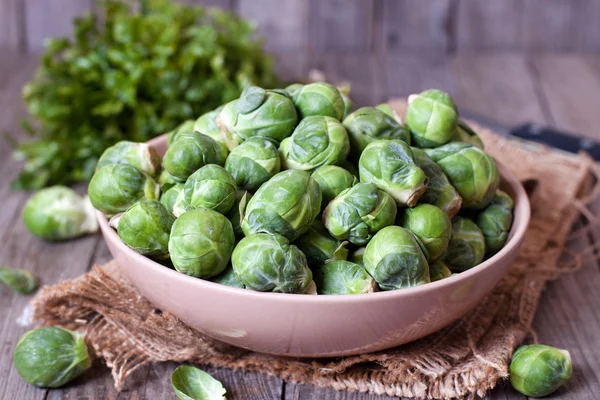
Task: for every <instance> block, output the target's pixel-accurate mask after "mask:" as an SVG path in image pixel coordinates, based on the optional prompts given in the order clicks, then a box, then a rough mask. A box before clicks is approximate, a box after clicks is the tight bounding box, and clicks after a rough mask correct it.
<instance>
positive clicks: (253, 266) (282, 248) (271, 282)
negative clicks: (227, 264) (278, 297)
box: [231, 233, 312, 293]
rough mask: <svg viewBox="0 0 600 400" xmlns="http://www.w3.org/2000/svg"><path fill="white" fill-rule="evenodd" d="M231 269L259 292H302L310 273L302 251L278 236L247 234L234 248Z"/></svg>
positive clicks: (309, 282) (306, 288)
mask: <svg viewBox="0 0 600 400" xmlns="http://www.w3.org/2000/svg"><path fill="white" fill-rule="evenodd" d="M231 263H232V265H233V271H234V272H235V275H236V276H237V277H238V278H239V279H240V281H242V283H243V284H244V285H246V288H248V289H252V290H258V291H260V292H280V293H306V292H307V290H308V289H309V286H310V285H311V282H312V272H311V270H310V269H309V268H308V265H307V263H306V257H305V256H304V254H303V253H302V252H301V251H300V250H299V249H298V248H297V247H296V246H294V245H291V244H290V242H289V240H287V239H286V238H285V237H283V236H281V235H270V234H268V233H257V234H253V235H248V236H246V237H245V238H243V239H242V240H240V242H239V243H238V245H237V246H236V247H235V250H233V255H232V257H231Z"/></svg>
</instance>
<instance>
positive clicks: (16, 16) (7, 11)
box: [0, 0, 25, 51]
mask: <svg viewBox="0 0 600 400" xmlns="http://www.w3.org/2000/svg"><path fill="white" fill-rule="evenodd" d="M24 10H25V9H24V4H23V2H22V1H21V0H0V48H5V49H8V50H18V51H23V50H24V44H25V32H24V29H23V27H24V23H23V21H24V19H25V17H24V14H25V11H24Z"/></svg>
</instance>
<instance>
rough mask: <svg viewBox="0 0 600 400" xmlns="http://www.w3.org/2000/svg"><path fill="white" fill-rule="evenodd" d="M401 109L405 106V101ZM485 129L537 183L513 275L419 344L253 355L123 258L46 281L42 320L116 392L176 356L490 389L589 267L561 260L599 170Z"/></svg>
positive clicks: (322, 382) (299, 374) (344, 386)
mask: <svg viewBox="0 0 600 400" xmlns="http://www.w3.org/2000/svg"><path fill="white" fill-rule="evenodd" d="M396 106H397V108H398V109H400V112H401V113H402V110H401V109H402V107H403V104H402V103H399V104H396ZM476 130H477V131H478V132H479V134H480V135H481V137H482V139H483V141H484V143H485V146H486V151H487V152H489V153H490V154H491V155H493V156H494V157H495V158H496V159H497V160H500V161H501V162H502V163H503V164H504V165H506V166H507V167H508V168H510V169H511V170H512V171H513V172H514V173H515V174H517V176H518V177H519V178H520V179H521V180H523V181H528V183H527V186H529V189H533V188H535V189H534V190H533V191H532V194H531V208H532V220H531V224H530V227H529V231H528V233H527V237H526V239H525V242H524V244H523V247H522V249H521V251H520V254H519V256H518V258H517V260H516V262H515V263H514V265H512V267H511V268H510V272H509V274H508V276H507V277H506V278H505V279H504V280H503V281H501V283H500V284H498V286H497V287H496V288H495V289H494V290H493V291H492V293H490V294H489V295H488V296H487V297H486V298H485V300H484V301H483V302H482V303H481V304H480V305H479V306H478V307H477V308H476V309H474V310H473V311H472V312H470V313H469V314H468V315H466V316H465V317H464V318H462V319H461V320H460V321H458V322H456V323H454V324H452V325H451V326H449V327H447V328H445V329H443V330H442V331H440V332H437V333H435V334H433V335H430V336H429V337H426V338H424V339H422V340H419V341H416V342H414V343H411V344H408V345H404V346H400V347H398V348H394V349H390V350H385V351H381V352H377V353H372V354H364V355H360V356H351V357H345V358H338V359H326V360H322V359H321V360H318V359H315V360H302V359H291V358H281V357H274V356H268V355H263V354H258V353H253V352H250V351H247V350H242V349H239V348H235V347H232V346H230V345H226V344H223V343H220V342H217V341H215V340H213V339H210V338H208V337H206V336H204V335H202V334H201V333H199V332H197V331H194V330H193V329H191V328H189V327H187V326H186V325H185V324H183V323H182V322H180V321H179V320H178V319H177V318H176V317H174V316H173V315H171V314H169V313H166V312H165V313H162V312H160V311H159V310H157V309H156V308H155V307H154V306H153V305H152V304H151V303H150V302H148V301H147V300H146V299H144V298H143V297H141V295H139V294H138V293H137V292H136V290H135V289H134V288H133V286H132V285H131V284H130V283H129V282H127V281H126V280H125V279H124V278H123V277H122V275H121V274H120V273H119V270H118V268H117V267H116V265H115V263H114V262H110V263H108V264H106V265H103V266H95V267H94V268H93V270H92V271H91V272H89V273H87V274H85V275H83V276H81V277H79V278H77V279H74V280H71V281H66V282H61V283H59V284H57V285H54V286H49V287H45V288H43V289H42V290H41V292H40V293H39V294H38V295H37V297H36V298H35V299H34V300H33V302H32V308H33V314H34V319H35V320H37V321H40V323H41V324H43V325H59V326H63V327H68V328H71V329H78V330H80V331H83V332H85V334H86V339H87V342H88V344H89V345H91V346H92V347H93V349H94V351H95V353H96V355H97V356H99V357H101V358H103V359H104V360H105V362H106V364H107V365H108V366H109V367H110V368H112V375H113V377H114V380H115V387H116V388H117V390H121V389H122V388H123V385H124V383H125V380H126V379H127V377H128V376H129V375H130V374H131V373H132V372H133V371H134V370H136V369H137V368H139V367H141V366H143V365H145V364H147V363H152V362H162V361H176V362H190V363H196V364H208V365H212V366H217V367H227V368H233V369H238V368H243V369H246V370H249V371H258V372H264V373H267V374H271V375H275V376H278V377H280V378H282V379H284V380H290V381H294V382H301V383H308V384H315V385H319V386H326V387H332V388H334V389H338V390H351V391H361V392H373V393H377V394H387V395H392V396H405V397H417V398H431V399H442V398H444V399H445V398H455V397H459V398H461V397H473V396H475V395H476V394H477V395H481V396H482V395H484V394H485V393H486V392H487V391H488V390H489V389H490V388H493V387H494V386H495V385H496V384H497V383H498V381H499V380H500V379H502V378H505V377H507V376H508V364H509V361H510V357H511V354H512V352H513V349H514V348H515V347H516V346H517V345H519V344H520V343H521V342H522V341H523V340H524V339H525V338H526V337H527V336H528V334H530V333H531V323H532V320H533V317H534V313H535V311H536V308H537V305H538V299H539V297H540V294H541V291H542V289H543V288H544V285H545V283H546V282H547V281H548V280H551V279H556V278H557V277H558V276H559V274H560V273H561V272H563V271H565V270H571V269H573V268H575V267H576V266H577V265H579V264H580V263H581V262H580V259H579V258H580V257H581V255H576V256H575V255H573V256H571V257H567V260H566V261H565V260H561V255H563V259H564V258H565V255H564V254H565V252H564V250H565V243H566V242H567V239H568V238H567V235H568V234H569V232H570V229H571V226H572V224H573V222H574V221H575V220H576V219H577V218H578V216H579V215H580V212H582V211H583V212H584V213H585V207H584V204H585V203H586V201H587V200H589V197H591V196H593V194H590V187H591V185H589V182H590V181H591V179H589V178H590V176H591V175H592V174H593V173H594V169H595V166H594V164H593V163H592V162H591V161H590V159H588V158H587V157H585V156H573V155H567V154H565V153H561V152H557V151H551V150H549V149H547V148H544V147H540V146H537V145H535V146H534V145H531V144H527V143H523V142H517V141H514V140H508V139H505V138H502V137H499V136H496V135H494V134H492V133H490V132H488V131H487V130H485V129H483V128H480V127H477V126H476ZM536 183H537V184H536ZM580 233H581V232H580ZM571 235H572V234H571ZM532 336H533V337H534V340H535V335H532Z"/></svg>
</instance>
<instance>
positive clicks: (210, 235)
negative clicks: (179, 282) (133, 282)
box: [169, 208, 235, 279]
mask: <svg viewBox="0 0 600 400" xmlns="http://www.w3.org/2000/svg"><path fill="white" fill-rule="evenodd" d="M234 245H235V236H234V234H233V228H232V227H231V222H229V220H228V219H227V218H225V216H224V215H223V214H220V213H218V212H216V211H214V210H209V209H207V208H197V209H195V210H190V211H188V212H186V213H185V214H183V215H182V216H180V217H179V218H177V219H176V220H175V222H174V223H173V227H172V228H171V237H170V239H169V253H170V255H171V261H172V262H173V266H174V267H175V269H176V270H177V271H179V272H181V273H184V274H186V275H190V276H194V277H196V278H204V279H208V278H211V277H213V276H217V275H219V274H220V273H221V272H223V271H224V270H225V268H226V267H227V263H229V259H230V257H231V253H232V251H233V248H234Z"/></svg>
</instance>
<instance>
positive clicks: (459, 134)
mask: <svg viewBox="0 0 600 400" xmlns="http://www.w3.org/2000/svg"><path fill="white" fill-rule="evenodd" d="M451 142H463V143H468V144H470V145H473V146H475V147H478V148H480V149H481V150H483V148H484V146H483V142H482V141H481V138H480V137H479V135H478V134H477V132H475V131H474V130H473V129H472V128H471V127H470V126H469V125H467V123H466V122H464V121H461V120H458V124H457V126H456V132H455V133H454V136H452V140H451Z"/></svg>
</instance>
